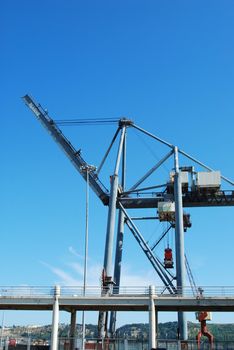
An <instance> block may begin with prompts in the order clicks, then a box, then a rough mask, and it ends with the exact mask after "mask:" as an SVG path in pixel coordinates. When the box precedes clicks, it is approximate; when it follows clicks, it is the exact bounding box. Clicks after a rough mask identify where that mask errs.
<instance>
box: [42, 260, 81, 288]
mask: <svg viewBox="0 0 234 350" xmlns="http://www.w3.org/2000/svg"><path fill="white" fill-rule="evenodd" d="M41 264H43V265H44V266H46V267H47V268H48V269H49V270H50V271H51V272H52V273H53V274H54V275H55V276H56V277H57V278H59V280H58V281H56V283H58V284H61V285H67V286H78V285H79V286H80V285H82V280H81V279H76V278H74V277H72V276H71V274H70V273H69V272H67V271H65V270H63V269H61V268H58V267H55V266H52V265H50V264H48V263H46V262H44V261H41Z"/></svg>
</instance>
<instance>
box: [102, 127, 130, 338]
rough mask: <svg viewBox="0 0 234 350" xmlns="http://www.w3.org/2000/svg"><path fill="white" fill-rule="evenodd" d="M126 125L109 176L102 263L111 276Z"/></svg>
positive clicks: (103, 323)
mask: <svg viewBox="0 0 234 350" xmlns="http://www.w3.org/2000/svg"><path fill="white" fill-rule="evenodd" d="M125 130H126V127H125V126H124V127H123V128H122V132H121V137H120V142H119V149H118V154H117V159H116V164H115V169H114V174H113V176H112V177H111V189H110V199H109V210H108V219H107V230H106V243H105V255H104V264H103V268H104V271H105V274H106V276H107V277H111V276H112V253H113V240H114V232H115V218H116V201H117V194H118V185H119V179H118V172H119V165H120V159H121V154H122V149H123V142H124V136H125ZM98 323H99V327H98V328H99V333H100V336H101V337H102V338H103V337H104V333H105V331H104V326H105V315H104V313H103V312H100V313H99V320H98Z"/></svg>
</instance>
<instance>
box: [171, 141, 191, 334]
mask: <svg viewBox="0 0 234 350" xmlns="http://www.w3.org/2000/svg"><path fill="white" fill-rule="evenodd" d="M174 165H175V177H174V200H175V219H176V220H175V242H176V283H177V292H178V293H179V294H181V295H183V293H184V287H185V260H184V222H183V204H182V188H181V182H180V170H179V158H178V148H177V147H175V148H174ZM178 327H179V336H180V339H181V340H187V338H188V330H187V322H186V317H185V314H184V313H182V312H179V313H178Z"/></svg>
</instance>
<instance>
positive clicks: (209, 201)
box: [117, 191, 234, 209]
mask: <svg viewBox="0 0 234 350" xmlns="http://www.w3.org/2000/svg"><path fill="white" fill-rule="evenodd" d="M169 199H170V200H173V196H172V195H171V196H170V197H169V196H168V194H165V193H155V194H154V195H153V194H152V195H151V196H149V197H140V196H138V197H119V199H118V200H119V202H120V203H121V204H122V205H123V207H124V208H126V209H137V208H157V207H158V203H159V202H162V201H167V200H169ZM225 206H234V191H219V192H218V193H198V192H187V193H185V194H183V207H184V208H188V207H225ZM117 207H119V205H118V203H117Z"/></svg>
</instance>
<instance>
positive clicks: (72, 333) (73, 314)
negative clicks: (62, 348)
mask: <svg viewBox="0 0 234 350" xmlns="http://www.w3.org/2000/svg"><path fill="white" fill-rule="evenodd" d="M75 335H76V310H75V309H74V310H72V311H71V322H70V333H69V337H70V350H74V349H75Z"/></svg>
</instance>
